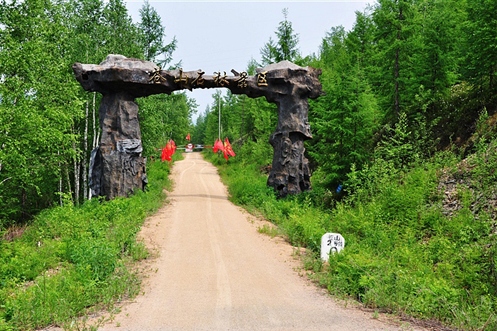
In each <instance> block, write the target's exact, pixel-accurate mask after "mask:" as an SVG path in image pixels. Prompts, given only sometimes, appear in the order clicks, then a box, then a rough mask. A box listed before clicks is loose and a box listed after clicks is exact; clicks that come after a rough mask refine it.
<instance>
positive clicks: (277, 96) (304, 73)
mask: <svg viewBox="0 0 497 331" xmlns="http://www.w3.org/2000/svg"><path fill="white" fill-rule="evenodd" d="M73 70H74V73H75V75H76V79H77V80H78V82H79V83H80V84H81V85H82V86H83V88H84V89H85V90H87V91H91V92H100V93H101V94H102V95H103V99H102V102H101V105H100V109H99V115H100V126H101V129H102V137H101V140H100V144H99V146H98V148H97V149H96V150H94V151H93V152H92V154H93V157H92V162H91V164H90V173H91V176H90V187H91V189H92V195H94V196H105V197H107V199H112V198H114V197H117V196H127V195H128V194H130V193H132V192H133V191H134V190H135V189H143V188H144V186H145V185H146V183H147V177H146V171H145V159H144V158H143V157H142V155H141V152H142V144H141V133H140V125H139V122H138V105H137V104H136V102H135V99H136V98H138V97H145V96H149V95H152V94H160V93H167V94H170V93H172V92H173V91H177V90H182V89H189V90H192V89H196V88H217V87H225V88H228V89H229V90H230V91H231V92H232V93H233V94H245V95H247V96H249V97H251V98H257V97H262V96H264V97H266V99H267V101H268V102H273V103H275V104H276V105H277V106H278V125H277V127H276V131H275V132H274V133H273V134H272V135H271V137H270V143H271V145H272V146H273V149H274V156H273V163H272V168H271V171H270V173H269V178H268V185H269V186H271V187H273V188H274V189H275V190H277V191H278V193H279V195H280V196H285V195H287V194H297V193H300V192H302V191H306V190H309V189H310V171H309V166H308V161H307V158H306V157H305V156H304V151H305V149H304V141H305V140H307V139H311V138H312V135H311V132H310V126H309V122H308V117H307V116H308V110H309V103H308V99H309V98H311V99H314V98H317V97H319V96H320V95H321V94H322V88H321V83H320V82H319V79H318V77H319V75H320V74H321V70H319V69H314V68H311V67H305V68H303V67H300V66H297V65H295V64H293V63H291V62H288V61H283V62H279V63H276V64H271V65H269V66H266V67H264V68H259V69H257V74H256V75H254V76H248V75H247V73H246V72H242V73H238V72H236V71H235V70H232V73H233V76H231V75H229V76H228V75H226V72H218V73H214V75H205V72H203V71H202V70H197V71H188V72H185V71H183V70H182V69H178V70H172V71H166V70H161V69H160V68H159V67H157V65H156V64H154V63H152V62H149V61H143V60H138V59H132V58H126V57H124V56H122V55H109V56H107V58H106V59H105V61H103V62H102V63H100V64H99V65H95V64H81V63H75V64H74V65H73Z"/></svg>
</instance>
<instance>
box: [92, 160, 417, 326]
mask: <svg viewBox="0 0 497 331" xmlns="http://www.w3.org/2000/svg"><path fill="white" fill-rule="evenodd" d="M172 176H173V179H174V190H173V191H172V192H171V193H170V194H169V198H170V202H171V203H170V204H167V205H165V206H164V207H163V208H162V209H161V210H160V211H159V212H158V213H157V214H156V215H155V216H153V217H150V218H149V219H148V220H147V222H146V224H145V226H144V227H143V230H142V233H141V237H142V238H144V239H143V240H144V241H145V243H146V244H147V245H148V246H149V247H150V248H152V250H153V251H155V252H156V253H157V257H156V258H155V259H153V260H152V261H151V262H149V263H148V265H147V268H146V269H147V270H148V271H146V272H145V274H146V278H145V281H144V287H143V294H142V295H140V296H138V297H137V298H136V299H135V300H134V301H133V302H131V303H129V304H126V305H124V307H123V308H122V311H121V313H119V314H118V315H117V316H116V317H115V319H114V320H113V321H112V322H110V323H108V324H107V325H106V326H104V327H101V328H99V330H107V331H110V330H116V331H125V330H133V331H167V330H247V331H249V330H250V331H254V330H282V331H283V330H284V331H290V330H336V331H366V330H371V331H372V330H419V329H416V328H412V327H409V326H407V327H406V325H404V326H401V325H395V324H394V323H391V322H390V323H385V322H382V321H380V320H378V319H374V318H373V313H372V312H364V311H360V310H356V309H352V308H343V307H342V306H341V305H340V304H337V303H335V302H334V301H333V300H332V299H331V298H330V297H328V296H327V295H325V294H324V293H323V291H322V290H319V289H317V288H316V287H315V286H313V285H311V284H310V283H309V282H308V281H307V280H306V279H305V277H301V276H299V273H298V271H297V270H296V269H295V267H296V266H297V265H298V262H297V261H296V260H295V259H294V258H293V256H292V251H293V248H292V247H291V246H290V245H288V244H287V243H285V242H284V241H282V240H281V239H280V240H277V239H276V240H275V239H270V238H269V237H268V236H267V235H264V234H260V233H258V232H257V227H258V224H260V223H258V222H260V221H257V220H255V219H254V217H252V216H250V215H248V214H247V213H246V212H244V211H242V210H241V209H240V208H238V207H236V206H234V205H233V204H232V203H231V202H229V201H228V198H227V193H226V188H225V187H224V186H223V184H222V183H221V181H220V178H219V176H218V174H217V171H216V168H215V167H214V166H212V165H211V164H210V163H208V162H206V161H204V160H203V159H202V157H201V155H200V153H188V154H185V159H184V160H183V161H179V162H176V163H175V165H174V167H173V173H172Z"/></svg>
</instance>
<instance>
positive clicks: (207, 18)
mask: <svg viewBox="0 0 497 331" xmlns="http://www.w3.org/2000/svg"><path fill="white" fill-rule="evenodd" d="M373 2H374V1H373V0H370V1H355V0H349V1H336V0H335V1H334V0H328V1H306V2H303V1H242V2H238V1H237V2H233V1H216V2H212V1H201V0H197V1H182V2H177V1H168V0H149V3H150V5H151V6H152V7H154V8H155V10H156V11H157V13H158V14H159V15H160V17H161V19H162V25H163V26H164V27H165V34H166V42H167V43H169V42H170V41H171V40H172V38H173V37H176V39H177V48H176V51H175V52H174V53H173V61H172V63H177V62H179V61H180V60H182V67H183V70H185V71H193V70H198V69H202V70H204V71H205V73H206V74H208V75H209V74H210V75H212V74H213V73H214V72H215V71H216V72H218V71H226V73H227V74H228V75H232V74H231V69H235V70H237V71H239V72H241V71H244V70H246V69H247V65H248V62H249V61H250V59H251V58H254V59H255V60H256V61H258V62H260V60H261V56H260V49H261V48H262V47H263V46H264V44H265V43H267V42H268V41H269V38H270V37H272V38H273V40H276V39H277V37H276V35H275V31H276V30H277V28H278V25H279V23H280V22H281V21H283V20H284V16H283V12H282V11H283V9H284V8H287V9H288V20H289V21H290V22H291V23H292V28H293V30H294V33H297V34H298V36H299V45H298V46H299V49H300V52H301V54H302V55H303V56H306V55H309V54H312V53H316V54H317V53H318V51H319V46H320V44H321V41H322V39H323V38H324V37H325V35H326V32H329V31H330V30H331V28H332V27H335V26H339V25H342V26H344V27H345V29H346V30H350V29H351V28H352V25H353V24H354V22H355V12H356V11H361V12H362V11H363V10H364V9H365V8H366V6H367V5H368V4H369V3H373ZM143 3H144V1H143V0H126V6H127V8H128V12H129V14H130V15H131V17H132V18H133V21H134V22H139V20H140V14H139V10H140V8H141V7H142V6H143ZM214 91H215V90H213V89H205V90H203V89H197V90H193V92H191V93H190V92H188V96H189V97H191V98H194V99H196V101H197V103H198V104H199V107H198V112H197V115H195V116H194V122H195V119H196V117H197V116H198V114H200V113H204V111H205V108H206V107H207V105H210V104H212V102H213V99H212V97H211V95H212V93H214Z"/></svg>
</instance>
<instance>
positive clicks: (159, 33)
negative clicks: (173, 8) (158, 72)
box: [138, 0, 177, 67]
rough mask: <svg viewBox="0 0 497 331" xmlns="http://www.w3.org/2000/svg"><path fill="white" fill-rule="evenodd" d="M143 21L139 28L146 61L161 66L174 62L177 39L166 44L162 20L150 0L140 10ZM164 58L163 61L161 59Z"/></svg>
mask: <svg viewBox="0 0 497 331" xmlns="http://www.w3.org/2000/svg"><path fill="white" fill-rule="evenodd" d="M140 18H141V21H140V23H139V24H138V27H139V28H140V30H141V33H142V47H143V50H144V54H145V60H147V61H155V62H157V63H158V64H160V65H161V66H163V67H164V66H165V65H167V64H168V63H170V62H171V60H172V53H173V52H174V50H175V49H176V43H177V42H176V38H173V40H172V41H171V42H170V43H169V44H164V38H165V37H166V35H165V33H164V31H165V27H164V26H162V23H161V18H160V16H159V14H158V13H157V11H156V10H155V9H154V8H153V7H152V6H150V4H149V2H148V0H146V1H145V3H144V4H143V6H142V8H141V9H140ZM159 56H163V57H164V58H163V59H159Z"/></svg>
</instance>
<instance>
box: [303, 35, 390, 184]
mask: <svg viewBox="0 0 497 331" xmlns="http://www.w3.org/2000/svg"><path fill="white" fill-rule="evenodd" d="M351 36H352V37H353V38H352V39H353V40H354V41H357V39H356V38H357V36H355V35H353V34H351V33H349V34H347V33H346V32H345V29H344V28H343V27H337V28H332V29H331V32H330V33H328V34H327V36H326V38H324V39H323V42H322V46H321V52H320V62H318V63H313V65H314V66H319V67H321V68H322V70H323V73H322V75H321V81H322V84H323V90H324V91H325V93H326V94H325V96H323V97H321V98H319V99H318V100H316V101H313V102H312V103H311V108H310V116H309V117H310V122H311V126H312V128H313V135H314V139H313V141H312V142H311V143H310V144H309V154H310V156H311V158H312V161H313V163H314V164H315V165H317V174H318V176H317V178H320V180H321V183H322V184H323V185H325V186H328V187H330V186H336V185H338V184H340V183H341V182H343V181H344V180H345V178H346V174H347V173H348V172H349V171H350V169H351V167H352V165H353V164H355V165H356V167H357V168H361V167H362V165H363V164H364V163H365V162H366V161H367V160H368V159H369V156H370V155H371V151H372V147H373V146H372V141H373V139H372V136H373V133H374V131H375V130H376V129H377V127H378V125H379V123H380V121H381V115H380V112H379V109H378V106H377V102H376V98H375V97H374V95H373V93H372V92H371V88H370V86H369V84H368V83H367V79H366V75H365V73H364V69H363V68H362V67H361V65H360V62H359V61H357V59H358V58H360V57H361V55H360V53H361V47H360V46H361V44H360V43H356V42H351V41H349V38H351Z"/></svg>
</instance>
